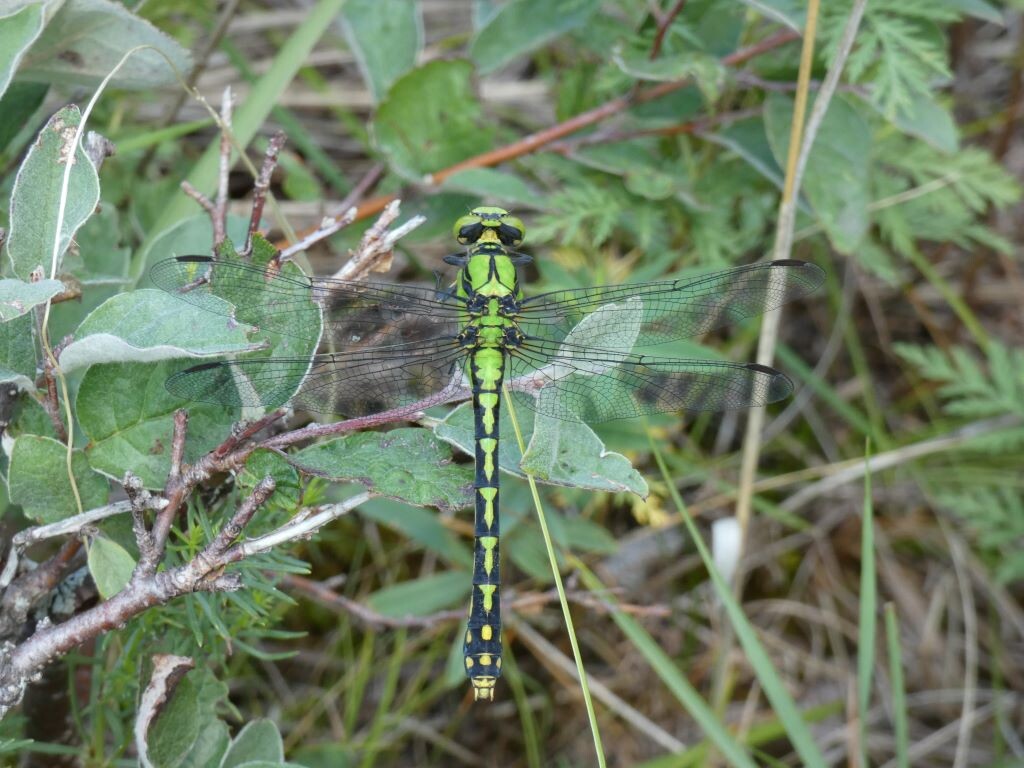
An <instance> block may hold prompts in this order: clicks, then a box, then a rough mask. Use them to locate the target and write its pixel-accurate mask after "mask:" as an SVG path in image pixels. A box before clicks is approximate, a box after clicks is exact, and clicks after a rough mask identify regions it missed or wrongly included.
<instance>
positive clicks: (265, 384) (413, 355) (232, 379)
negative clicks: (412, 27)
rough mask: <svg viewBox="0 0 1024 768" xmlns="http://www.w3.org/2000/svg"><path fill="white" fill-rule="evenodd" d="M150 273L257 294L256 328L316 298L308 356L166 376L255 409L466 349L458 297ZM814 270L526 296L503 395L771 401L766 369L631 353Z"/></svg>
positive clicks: (774, 301) (385, 405)
mask: <svg viewBox="0 0 1024 768" xmlns="http://www.w3.org/2000/svg"><path fill="white" fill-rule="evenodd" d="M151 276H152V280H153V282H154V283H155V284H156V285H157V286H159V287H160V288H162V289H164V290H165V291H168V292H170V293H172V294H174V295H177V296H179V297H181V298H182V299H184V300H185V301H189V302H191V303H193V304H196V305H198V306H201V307H204V308H206V309H209V310H210V311H212V312H217V313H219V314H225V315H229V316H231V315H233V310H232V304H234V305H235V306H236V307H239V306H240V305H244V301H245V300H246V297H252V296H257V297H259V301H260V302H262V304H261V309H260V318H261V319H262V321H263V322H264V323H267V324H268V326H271V327H268V328H267V329H266V330H268V331H273V330H275V329H274V328H273V327H272V326H273V323H274V320H275V318H282V319H283V318H286V317H287V316H288V315H289V313H293V312H295V311H296V309H297V308H299V307H303V306H308V304H309V302H311V301H313V302H316V303H317V304H319V305H320V306H321V307H322V308H323V312H324V325H325V328H324V335H323V337H322V343H321V345H320V352H319V354H317V355H315V356H314V357H313V358H312V359H311V360H310V359H306V358H287V357H263V358H259V357H250V358H248V359H239V360H233V361H222V362H215V363H204V364H202V365H197V366H194V367H192V368H189V369H187V370H185V371H182V372H180V373H178V374H175V375H174V376H172V377H171V378H170V379H169V380H168V382H167V386H168V389H170V390H171V391H172V392H173V393H174V394H177V395H179V396H181V397H183V398H187V399H191V400H201V401H207V402H214V403H220V404H223V405H230V406H264V407H277V406H280V405H283V404H284V403H286V402H289V401H290V402H292V403H293V404H294V405H295V406H296V407H297V408H300V409H303V410H308V411H312V412H316V413H325V414H326V413H330V414H338V415H341V416H344V417H349V418H351V417H358V416H365V415H370V414H373V413H377V412H380V411H385V410H390V409H393V408H399V407H403V406H406V405H410V404H412V403H415V402H417V401H420V400H423V399H424V398H427V397H429V396H431V395H433V394H435V393H437V392H439V391H441V390H442V389H444V388H445V387H447V386H449V385H451V384H452V382H453V379H454V380H461V377H462V375H463V368H464V360H465V358H466V356H467V354H468V349H467V348H465V347H462V346H460V344H459V343H458V342H457V341H456V337H457V335H458V333H459V331H460V330H461V328H462V325H463V323H464V322H466V317H465V309H466V306H465V302H464V300H462V299H459V298H457V297H454V296H449V295H446V294H442V293H439V292H438V291H436V290H432V289H428V288H421V287H416V286H404V285H402V286H399V285H389V284H385V283H364V282H346V281H341V280H333V279H329V278H310V277H306V276H301V277H298V276H296V275H295V272H294V271H293V272H292V274H290V275H286V274H282V273H281V272H280V271H274V270H265V269H263V268H260V267H254V266H252V265H249V264H245V263H237V262H233V261H220V260H217V259H213V258H210V257H206V256H182V257H178V258H174V259H168V260H166V261H163V262H160V263H159V264H157V265H156V266H155V267H153V269H152V271H151ZM823 278H824V274H823V272H822V271H821V270H820V269H819V268H818V267H816V266H814V265H812V264H808V263H805V262H800V261H776V262H767V263H763V264H756V265H752V266H747V267H740V268H738V269H732V270H728V271H725V272H719V273H716V274H712V275H708V276H705V277H702V278H698V279H695V280H665V281H660V282H651V283H639V284H634V285H623V286H599V287H591V288H580V289H575V290H563V291H554V292H551V293H545V294H540V295H538V296H534V297H531V298H527V299H525V300H524V301H523V302H522V313H521V316H520V317H519V318H518V319H517V322H518V325H519V327H520V329H521V330H522V331H523V332H524V333H525V334H526V341H525V342H524V343H523V344H522V346H519V347H512V348H509V349H508V350H507V354H506V358H507V368H506V373H505V380H506V381H509V382H511V383H513V386H515V387H516V388H517V389H518V390H520V392H523V393H526V395H528V396H524V397H517V400H520V399H522V400H523V401H524V402H526V404H527V405H529V406H530V407H531V408H533V409H534V410H536V411H537V412H538V413H540V414H543V415H545V416H551V417H553V418H558V419H564V420H579V419H581V420H583V421H588V422H600V421H607V420H611V419H622V418H631V417H635V416H641V415H645V414H653V413H660V412H664V411H714V410H725V409H734V408H747V407H751V406H760V405H765V404H767V403H771V402H775V401H777V400H781V399H783V398H785V397H787V396H788V395H789V394H790V393H791V392H792V389H793V385H792V383H791V382H790V381H789V379H787V378H786V377H785V376H784V375H783V374H781V373H779V372H778V371H775V370H773V369H771V368H767V367H764V366H760V365H754V364H735V363H723V362H713V361H704V360H679V359H672V358H662V357H652V356H649V355H640V354H636V353H633V352H632V351H631V350H632V348H633V347H634V346H643V345H648V344H658V343H662V342H667V341H671V340H675V339H681V338H686V337H690V336H695V335H700V334H702V333H705V332H707V331H710V330H713V329H715V328H719V327H722V326H724V325H727V324H729V323H733V322H736V321H739V320H743V319H746V318H748V317H752V316H755V315H758V314H760V313H762V312H765V311H768V310H771V309H775V308H776V307H779V306H780V305H782V304H784V303H785V302H787V301H791V300H793V299H795V298H799V297H801V296H804V295H806V294H808V293H811V292H812V291H814V290H815V289H816V288H817V287H819V286H820V284H821V283H822V281H823ZM250 300H251V299H250ZM238 313H239V318H240V319H244V312H243V311H242V310H241V309H239V310H238ZM294 333H296V334H298V333H301V330H297V331H294ZM311 333H312V331H311ZM309 338H313V336H310V337H309ZM300 380H301V381H302V384H301V386H299V387H298V389H297V391H296V382H297V381H300Z"/></svg>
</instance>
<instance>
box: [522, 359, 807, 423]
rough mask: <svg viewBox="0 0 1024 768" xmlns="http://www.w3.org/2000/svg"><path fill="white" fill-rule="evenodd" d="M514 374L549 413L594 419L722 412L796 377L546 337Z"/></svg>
mask: <svg viewBox="0 0 1024 768" xmlns="http://www.w3.org/2000/svg"><path fill="white" fill-rule="evenodd" d="M508 371H509V378H510V380H511V382H512V383H513V386H514V387H515V388H516V389H518V390H519V391H521V392H524V393H526V394H532V395H533V397H531V398H529V399H527V398H526V397H520V398H517V402H519V401H523V402H524V403H525V404H526V405H528V406H529V407H530V408H532V409H533V410H535V411H537V412H538V413H540V414H542V415H544V416H550V417H552V418H556V419H562V420H567V421H576V420H582V421H586V422H589V423H596V422H601V421H611V420H613V419H628V418H633V417H636V416H643V415H649V414H654V413H663V412H667V411H721V410H732V409H736V408H749V407H752V406H760V405H766V404H768V403H774V402H776V401H778V400H782V399H784V398H786V397H788V396H789V394H790V393H791V392H792V391H793V384H792V382H791V381H790V380H789V379H788V378H786V376H784V375H783V374H782V373H780V372H779V371H776V370H774V369H772V368H768V367H766V366H762V365H756V364H753V363H749V364H742V363H720V362H714V361H707V360H679V359H675V358H662V357H652V356H650V355H635V354H630V353H618V352H611V351H601V350H566V349H565V348H564V347H563V348H560V349H555V348H554V346H553V345H550V344H545V343H543V342H538V343H531V344H528V345H526V346H524V347H521V348H519V349H516V350H514V351H512V352H511V354H510V358H509V366H508Z"/></svg>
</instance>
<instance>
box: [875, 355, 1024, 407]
mask: <svg viewBox="0 0 1024 768" xmlns="http://www.w3.org/2000/svg"><path fill="white" fill-rule="evenodd" d="M895 349H896V352H897V353H898V354H899V355H900V356H901V357H902V358H903V359H904V360H907V361H908V362H909V363H911V364H912V365H913V366H914V367H915V368H917V370H918V372H919V373H920V374H921V375H922V376H923V377H924V378H926V379H931V380H933V381H939V382H942V386H941V387H940V388H939V395H940V396H941V397H942V398H943V400H944V401H945V402H944V403H943V410H945V411H946V413H949V414H951V415H956V416H966V417H969V418H987V417H991V416H1000V415H1003V414H1007V413H1016V414H1020V415H1021V416H1024V350H1020V349H1008V348H1007V347H1006V346H1004V345H1003V344H1000V343H998V342H992V343H991V344H990V345H989V348H988V354H987V357H986V360H985V361H984V362H981V361H979V360H978V359H977V358H976V357H975V356H974V355H973V354H972V353H971V352H969V351H968V350H967V349H965V348H963V347H953V348H952V350H950V353H949V354H948V355H947V354H946V353H945V352H943V351H942V350H941V349H938V348H937V347H921V346H916V345H913V344H896V345H895Z"/></svg>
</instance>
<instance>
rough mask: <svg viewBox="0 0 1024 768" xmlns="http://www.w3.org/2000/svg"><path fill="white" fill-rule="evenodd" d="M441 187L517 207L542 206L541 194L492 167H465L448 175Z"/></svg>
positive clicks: (514, 176)
mask: <svg viewBox="0 0 1024 768" xmlns="http://www.w3.org/2000/svg"><path fill="white" fill-rule="evenodd" d="M441 189H445V190H452V191H455V192H468V193H469V194H471V195H474V196H476V197H481V198H488V199H494V200H498V201H501V202H503V203H512V204H514V205H515V206H516V207H518V208H537V209H541V208H544V207H545V205H546V200H545V198H544V196H543V195H541V194H540V193H539V192H537V191H536V190H534V189H531V188H530V186H529V185H528V184H527V183H526V182H525V181H523V180H522V179H521V178H520V177H519V176H516V175H514V174H511V173H506V172H504V171H497V170H495V169H494V168H467V169H466V170H464V171H459V172H458V173H456V174H453V175H452V176H449V177H448V178H446V179H445V180H444V182H443V183H442V184H441Z"/></svg>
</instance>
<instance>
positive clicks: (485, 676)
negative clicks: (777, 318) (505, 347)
mask: <svg viewBox="0 0 1024 768" xmlns="http://www.w3.org/2000/svg"><path fill="white" fill-rule="evenodd" d="M504 367H505V361H504V353H503V352H502V351H501V350H500V349H497V348H493V347H483V348H479V349H477V350H475V351H474V352H473V354H472V356H471V357H470V362H469V370H470V381H471V383H472V386H473V416H474V428H475V434H474V437H475V444H476V445H475V448H476V450H475V454H476V478H475V481H474V483H473V487H474V494H473V495H474V503H475V522H474V556H473V593H472V596H471V597H470V604H469V622H468V625H467V627H466V639H465V643H464V644H463V653H464V656H465V664H466V676H467V677H468V678H469V680H470V682H471V683H472V685H473V694H474V697H475V698H476V699H477V700H480V699H485V700H488V701H492V700H493V699H494V686H495V683H496V682H497V679H498V677H500V676H501V587H500V583H501V577H500V569H499V552H498V537H499V533H500V528H499V522H498V416H499V408H500V391H501V380H502V375H503V373H504Z"/></svg>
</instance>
